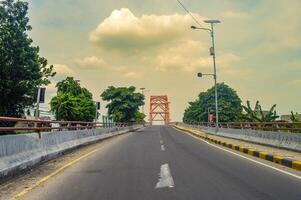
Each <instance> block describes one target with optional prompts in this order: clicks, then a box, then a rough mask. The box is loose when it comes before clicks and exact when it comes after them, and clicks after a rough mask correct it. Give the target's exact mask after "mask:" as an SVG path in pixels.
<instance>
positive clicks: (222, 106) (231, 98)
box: [183, 83, 242, 123]
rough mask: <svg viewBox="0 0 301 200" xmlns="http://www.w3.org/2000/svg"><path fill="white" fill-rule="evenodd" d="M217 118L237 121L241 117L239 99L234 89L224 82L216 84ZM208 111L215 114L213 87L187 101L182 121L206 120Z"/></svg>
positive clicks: (223, 120) (225, 120)
mask: <svg viewBox="0 0 301 200" xmlns="http://www.w3.org/2000/svg"><path fill="white" fill-rule="evenodd" d="M217 91H218V107H219V120H220V121H221V122H233V121H238V120H240V118H241V113H242V106H241V99H240V98H239V96H238V95H237V93H236V91H235V90H234V89H232V88H230V87H229V86H228V85H226V84H225V83H218V84H217ZM208 109H209V113H211V114H215V90H214V87H212V88H210V89H209V90H207V91H206V92H201V93H200V94H199V98H198V99H197V100H196V101H194V102H190V103H189V107H188V108H187V109H186V110H185V112H184V118H183V121H184V122H186V123H195V122H207V121H208Z"/></svg>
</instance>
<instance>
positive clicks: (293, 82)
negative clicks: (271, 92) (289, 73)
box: [290, 79, 301, 86]
mask: <svg viewBox="0 0 301 200" xmlns="http://www.w3.org/2000/svg"><path fill="white" fill-rule="evenodd" d="M290 83H291V84H293V85H295V86H301V79H297V80H293V81H291V82H290Z"/></svg>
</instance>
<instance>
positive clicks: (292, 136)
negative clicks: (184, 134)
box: [181, 124, 301, 152]
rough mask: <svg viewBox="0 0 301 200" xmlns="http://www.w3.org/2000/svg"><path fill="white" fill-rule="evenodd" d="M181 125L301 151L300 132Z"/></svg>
mask: <svg viewBox="0 0 301 200" xmlns="http://www.w3.org/2000/svg"><path fill="white" fill-rule="evenodd" d="M181 125H182V126H183V125H184V126H186V127H190V128H196V129H201V130H202V131H204V132H207V133H210V134H214V135H219V136H223V137H228V138H233V139H239V140H244V141H247V142H253V143H257V144H263V145H268V146H273V147H277V148H283V149H288V150H293V151H298V152H301V133H287V132H274V131H260V130H250V129H231V128H220V129H219V132H218V133H215V128H214V127H206V126H193V125H187V124H181Z"/></svg>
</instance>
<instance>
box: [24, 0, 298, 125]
mask: <svg viewBox="0 0 301 200" xmlns="http://www.w3.org/2000/svg"><path fill="white" fill-rule="evenodd" d="M182 2H183V3H184V4H185V6H186V7H187V8H188V9H189V10H190V11H191V12H192V14H193V15H194V16H195V18H196V19H197V20H198V21H199V22H200V23H201V25H202V26H203V27H207V24H205V23H203V20H205V19H219V20H220V21H221V22H222V23H221V24H218V25H216V26H215V37H216V51H217V53H216V56H217V73H218V76H217V78H218V82H225V83H226V84H228V85H229V86H230V87H232V88H234V89H235V90H236V91H237V93H238V95H239V96H240V97H241V99H242V101H243V103H245V102H246V101H247V100H250V101H251V103H252V105H254V104H255V102H256V100H259V101H260V103H261V104H262V106H263V108H264V109H269V108H270V107H271V106H272V105H273V104H277V111H278V113H279V114H286V113H290V111H291V110H294V111H296V112H301V103H300V99H301V92H300V87H301V16H300V11H299V8H300V7H301V1H300V0H244V1H241V0H223V1H222V0H210V1H208V0H182ZM29 17H30V24H31V25H32V27H33V30H32V31H31V32H30V37H32V39H33V40H34V45H38V46H39V47H40V49H41V52H40V53H41V55H42V56H44V57H46V58H47V59H48V62H49V64H53V65H54V67H55V70H56V71H57V76H56V77H54V78H53V79H52V84H51V85H49V86H47V100H48V101H49V100H50V98H51V97H53V96H54V95H55V93H56V88H55V84H56V83H57V82H58V81H60V80H62V79H64V78H65V77H66V76H73V77H75V79H77V80H81V82H80V83H81V84H82V85H83V86H84V87H86V88H87V89H89V90H90V91H91V92H92V93H93V96H94V99H95V101H100V100H101V98H100V94H101V93H102V92H103V91H104V90H105V89H106V88H107V87H108V86H111V85H113V86H116V87H117V86H131V85H133V86H135V87H136V88H137V89H139V88H141V87H145V88H147V90H149V91H147V92H146V96H147V98H149V95H168V97H169V100H170V102H171V119H172V121H180V120H182V116H183V113H184V110H185V108H186V107H187V106H188V102H189V101H194V100H195V99H196V98H197V95H198V94H199V93H200V92H202V91H206V90H207V89H208V88H210V87H212V86H213V79H212V77H203V78H198V77H197V76H196V74H197V72H203V73H212V71H213V63H212V57H210V55H209V48H210V46H211V40H210V35H209V34H208V33H207V32H205V31H201V30H199V31H196V30H191V29H190V26H191V25H197V24H196V22H194V21H193V19H192V18H191V16H190V15H188V14H187V13H186V12H185V10H183V8H182V7H180V5H179V4H178V3H177V1H176V0H164V1H162V0H143V1H141V0H101V1H92V0H51V1H49V0H29ZM146 103H147V104H148V101H147V102H146ZM102 105H104V103H102ZM44 107H47V105H44ZM103 107H104V106H103ZM147 107H148V106H146V108H147ZM102 112H103V113H104V112H105V110H104V108H102Z"/></svg>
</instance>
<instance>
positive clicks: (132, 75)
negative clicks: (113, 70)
mask: <svg viewBox="0 0 301 200" xmlns="http://www.w3.org/2000/svg"><path fill="white" fill-rule="evenodd" d="M123 76H124V77H125V78H131V79H139V78H141V75H140V74H138V73H137V72H127V73H125V74H124V75H123Z"/></svg>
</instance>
